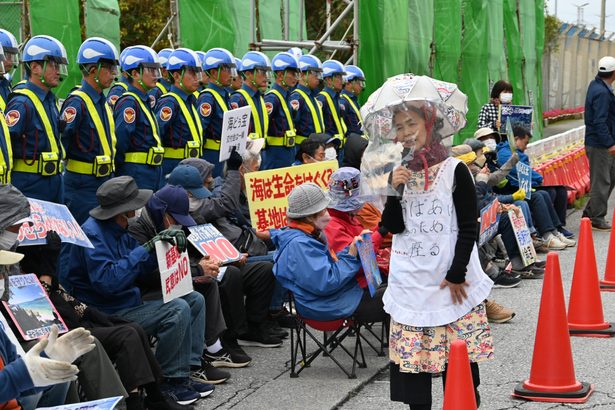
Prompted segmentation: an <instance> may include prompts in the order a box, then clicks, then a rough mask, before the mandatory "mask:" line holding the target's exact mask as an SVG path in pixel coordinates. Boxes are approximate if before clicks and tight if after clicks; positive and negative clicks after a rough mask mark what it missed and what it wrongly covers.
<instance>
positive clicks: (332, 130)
mask: <svg viewBox="0 0 615 410" xmlns="http://www.w3.org/2000/svg"><path fill="white" fill-rule="evenodd" d="M322 92H325V93H327V94H329V96H330V97H331V100H332V101H333V107H335V111H336V112H337V115H338V117H339V119H340V122H341V121H342V120H343V117H344V109H345V107H344V106H343V105H342V104H341V103H340V93H336V92H335V91H334V90H333V89H332V88H329V87H325V88H323V89H322ZM316 100H317V101H318V102H319V103H320V105H321V107H322V118H323V120H324V123H325V126H324V129H323V132H324V133H325V134H328V135H330V136H334V135H336V134H338V132H337V131H338V130H337V126H336V124H335V120H334V119H333V114H332V112H331V109H330V107H329V104H328V103H327V99H326V98H325V97H324V96H323V95H322V94H318V96H317V97H316ZM341 138H344V135H342V136H341Z"/></svg>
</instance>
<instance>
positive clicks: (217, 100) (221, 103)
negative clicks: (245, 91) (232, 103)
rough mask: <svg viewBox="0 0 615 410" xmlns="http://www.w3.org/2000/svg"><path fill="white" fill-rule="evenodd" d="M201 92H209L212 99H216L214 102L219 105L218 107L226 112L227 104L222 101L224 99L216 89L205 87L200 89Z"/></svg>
mask: <svg viewBox="0 0 615 410" xmlns="http://www.w3.org/2000/svg"><path fill="white" fill-rule="evenodd" d="M202 93H210V94H211V95H213V96H214V99H215V100H216V102H217V103H218V105H219V106H220V108H222V111H223V112H227V111H228V105H227V104H226V102H224V99H223V98H222V96H221V95H220V93H219V92H217V91H216V90H213V89H211V88H206V89H204V90H203V91H202Z"/></svg>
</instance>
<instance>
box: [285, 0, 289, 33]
mask: <svg viewBox="0 0 615 410" xmlns="http://www.w3.org/2000/svg"><path fill="white" fill-rule="evenodd" d="M289 24H290V0H286V1H284V40H288V35H289V34H288V33H289V32H290V30H289V27H288V25H289Z"/></svg>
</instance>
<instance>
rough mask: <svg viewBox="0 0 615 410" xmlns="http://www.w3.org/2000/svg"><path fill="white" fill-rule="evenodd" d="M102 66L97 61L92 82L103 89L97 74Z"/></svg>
mask: <svg viewBox="0 0 615 410" xmlns="http://www.w3.org/2000/svg"><path fill="white" fill-rule="evenodd" d="M101 66H102V64H101V63H98V65H97V67H96V75H95V76H94V82H95V83H96V85H97V86H98V87H99V88H100V90H101V91H102V90H103V86H102V84H101V83H100V80H99V79H98V75H99V74H100V67H101Z"/></svg>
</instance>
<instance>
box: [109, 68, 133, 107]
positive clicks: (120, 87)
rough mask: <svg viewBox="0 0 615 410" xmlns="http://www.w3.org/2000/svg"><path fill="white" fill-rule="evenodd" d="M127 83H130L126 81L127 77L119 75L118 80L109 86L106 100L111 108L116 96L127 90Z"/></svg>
mask: <svg viewBox="0 0 615 410" xmlns="http://www.w3.org/2000/svg"><path fill="white" fill-rule="evenodd" d="M129 85H130V83H129V82H128V79H127V78H126V77H124V76H123V75H122V76H120V79H119V81H118V82H116V83H115V84H113V85H112V86H111V88H109V92H108V93H107V102H108V103H109V105H111V108H113V106H114V105H115V103H116V102H117V100H118V98H120V97H121V96H122V94H124V93H125V92H126V91H128V86H129Z"/></svg>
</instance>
